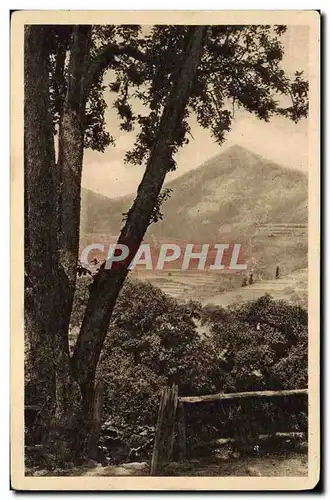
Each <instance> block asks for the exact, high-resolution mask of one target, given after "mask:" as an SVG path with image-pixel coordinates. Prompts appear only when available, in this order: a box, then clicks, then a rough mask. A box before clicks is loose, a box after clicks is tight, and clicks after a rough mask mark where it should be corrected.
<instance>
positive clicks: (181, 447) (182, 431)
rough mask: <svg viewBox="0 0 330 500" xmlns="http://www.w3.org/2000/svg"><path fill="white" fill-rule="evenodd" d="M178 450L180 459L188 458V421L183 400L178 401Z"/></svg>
mask: <svg viewBox="0 0 330 500" xmlns="http://www.w3.org/2000/svg"><path fill="white" fill-rule="evenodd" d="M177 415H178V419H177V424H178V452H179V457H178V458H179V460H185V459H186V458H187V444H186V421H185V414H184V404H183V403H182V401H179V402H178V413H177Z"/></svg>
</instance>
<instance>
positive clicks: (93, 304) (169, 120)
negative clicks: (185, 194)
mask: <svg viewBox="0 0 330 500" xmlns="http://www.w3.org/2000/svg"><path fill="white" fill-rule="evenodd" d="M204 30H205V28H204V27H200V26H196V27H192V28H191V29H190V31H189V34H188V35H187V36H188V37H189V39H188V40H187V42H188V43H187V50H186V53H185V58H184V60H183V61H182V63H181V65H180V67H179V68H177V72H176V75H173V76H174V83H173V87H172V90H171V92H170V94H169V96H168V98H167V101H166V104H165V107H164V111H163V115H162V118H161V121H160V126H159V131H158V136H157V140H156V141H155V143H154V146H153V148H152V151H151V154H150V157H149V161H148V163H147V166H146V170H145V174H144V176H143V179H142V181H141V184H140V186H139V189H138V193H137V197H136V199H135V201H134V204H133V206H132V208H131V210H130V211H129V214H128V217H127V220H126V223H125V226H124V228H123V230H122V231H121V234H120V236H119V239H118V242H119V243H121V244H125V245H127V246H128V247H129V248H130V250H131V253H130V258H129V259H127V260H126V261H125V262H122V263H121V265H120V266H117V267H116V268H113V269H111V270H106V269H105V268H102V269H101V270H100V272H99V274H98V276H97V277H96V279H95V281H94V283H93V286H92V290H91V293H90V297H89V301H88V305H87V309H86V313H85V316H84V319H83V323H82V326H81V330H80V333H79V337H78V340H77V343H76V346H75V351H74V355H73V367H74V370H75V374H76V377H77V378H78V379H79V381H80V384H81V385H82V386H84V385H85V386H86V388H87V387H93V384H94V378H95V371H96V366H97V363H98V360H99V356H100V352H101V349H102V346H103V343H104V340H105V336H106V333H107V329H108V327H109V322H110V319H111V315H112V311H113V309H114V306H115V304H116V300H117V297H118V294H119V292H120V290H121V288H122V285H123V283H124V281H125V278H126V276H127V273H128V265H129V263H130V261H131V260H132V259H133V257H134V255H135V253H136V251H137V249H138V247H139V245H140V244H141V242H142V240H143V237H144V234H145V232H146V230H147V228H148V225H149V223H150V218H151V215H152V212H153V209H154V207H155V204H156V201H157V199H158V196H159V194H160V192H161V189H162V186H163V183H164V180H165V176H166V173H167V172H168V169H169V159H170V158H171V148H170V146H171V145H172V144H173V142H174V141H175V135H176V130H177V127H178V125H179V124H180V123H181V121H182V118H183V114H184V111H185V108H186V106H187V103H188V99H189V95H190V89H191V86H192V83H193V81H194V78H195V75H196V70H197V67H198V64H199V61H200V57H201V52H202V45H203V37H204Z"/></svg>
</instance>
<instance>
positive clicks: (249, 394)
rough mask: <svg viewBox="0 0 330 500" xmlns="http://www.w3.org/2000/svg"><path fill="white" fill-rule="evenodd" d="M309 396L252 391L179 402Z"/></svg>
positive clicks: (303, 391) (305, 391)
mask: <svg viewBox="0 0 330 500" xmlns="http://www.w3.org/2000/svg"><path fill="white" fill-rule="evenodd" d="M299 395H305V396H307V395H308V389H292V390H283V391H251V392H233V393H228V394H224V393H219V394H210V395H207V396H182V397H180V398H179V401H180V402H182V403H189V404H193V403H207V402H209V401H224V400H235V399H248V398H254V399H259V398H260V399H261V398H276V397H285V396H299Z"/></svg>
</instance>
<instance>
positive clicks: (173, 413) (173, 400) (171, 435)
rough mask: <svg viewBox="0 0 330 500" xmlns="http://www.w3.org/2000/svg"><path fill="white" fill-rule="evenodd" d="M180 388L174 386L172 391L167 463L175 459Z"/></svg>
mask: <svg viewBox="0 0 330 500" xmlns="http://www.w3.org/2000/svg"><path fill="white" fill-rule="evenodd" d="M178 392H179V390H178V386H177V385H175V384H173V386H172V391H171V396H172V397H171V408H170V409H169V411H170V415H169V423H168V426H169V442H168V448H167V449H168V453H167V457H166V458H167V461H168V462H171V461H172V459H173V446H174V431H175V420H176V411H177V406H178Z"/></svg>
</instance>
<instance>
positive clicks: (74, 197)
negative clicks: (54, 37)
mask: <svg viewBox="0 0 330 500" xmlns="http://www.w3.org/2000/svg"><path fill="white" fill-rule="evenodd" d="M90 42H91V26H77V27H75V28H74V30H73V36H72V43H71V49H70V60H69V67H68V77H67V91H66V97H65V101H64V106H63V110H62V116H61V119H60V129H59V154H58V173H59V188H58V191H59V193H58V194H59V202H58V210H59V213H58V224H59V227H58V243H59V261H60V265H61V268H62V270H63V273H62V287H63V288H65V294H64V295H65V298H66V301H65V304H64V308H63V323H64V324H63V327H64V329H65V330H68V328H69V323H70V316H71V310H72V303H73V296H74V291H75V286H76V274H77V261H78V252H79V227H80V195H81V175H82V164H83V154H84V116H85V107H86V98H87V96H86V91H85V85H84V82H85V75H86V74H87V66H88V60H89V51H90Z"/></svg>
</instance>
